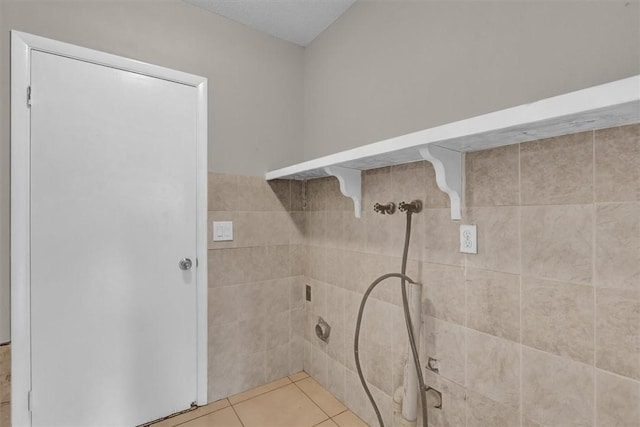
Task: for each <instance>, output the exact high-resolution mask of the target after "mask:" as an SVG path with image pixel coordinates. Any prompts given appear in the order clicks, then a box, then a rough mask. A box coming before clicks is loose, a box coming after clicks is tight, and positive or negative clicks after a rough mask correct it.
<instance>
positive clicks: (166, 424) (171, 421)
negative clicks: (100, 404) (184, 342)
mask: <svg viewBox="0 0 640 427" xmlns="http://www.w3.org/2000/svg"><path fill="white" fill-rule="evenodd" d="M230 405H231V404H230V403H229V401H228V400H227V399H220V400H218V401H215V402H213V403H209V404H208V405H204V406H200V407H198V408H196V409H194V410H193V411H189V412H185V413H184V414H180V415H176V416H175V417H171V418H168V419H166V420H164V421H160V422H158V423H155V424H151V426H150V427H173V426H177V425H178V424H183V423H186V422H187V421H190V420H193V419H196V418H199V417H202V416H205V415H207V414H210V413H212V412H215V411H219V410H220V409H224V408H226V407H228V406H230ZM1 425H2V424H0V426H1Z"/></svg>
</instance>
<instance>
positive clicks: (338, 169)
mask: <svg viewBox="0 0 640 427" xmlns="http://www.w3.org/2000/svg"><path fill="white" fill-rule="evenodd" d="M324 170H325V172H326V173H328V174H329V175H332V176H335V177H336V178H338V182H339V183H340V191H341V192H342V194H344V195H345V196H347V197H350V198H351V200H353V209H354V211H355V214H356V218H360V217H361V216H362V172H361V171H359V170H357V169H349V168H345V167H342V166H327V167H325V168H324Z"/></svg>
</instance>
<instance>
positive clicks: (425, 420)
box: [380, 210, 429, 427]
mask: <svg viewBox="0 0 640 427" xmlns="http://www.w3.org/2000/svg"><path fill="white" fill-rule="evenodd" d="M411 214H412V212H411V211H410V210H409V211H407V227H406V230H405V234H404V250H403V252H402V274H403V275H406V274H407V257H408V254H409V241H410V239H411ZM400 280H401V282H400V283H401V288H402V308H403V309H404V320H405V323H406V325H407V333H408V335H409V344H410V345H411V353H413V361H414V363H415V365H416V375H417V376H418V385H419V387H420V403H421V406H422V426H423V427H428V425H429V413H428V409H427V387H426V386H425V384H424V377H423V376H422V369H421V365H420V356H419V355H418V348H417V346H416V339H415V333H414V332H413V323H412V322H411V313H410V311H409V298H408V296H407V284H406V281H405V279H404V278H401V279H400ZM380 427H384V426H382V425H381V426H380Z"/></svg>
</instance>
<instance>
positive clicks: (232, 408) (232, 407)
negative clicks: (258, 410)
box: [231, 405, 244, 427]
mask: <svg viewBox="0 0 640 427" xmlns="http://www.w3.org/2000/svg"><path fill="white" fill-rule="evenodd" d="M231 410H232V411H233V413H234V414H236V418H238V421H240V424H241V425H242V427H244V423H243V422H242V418H240V414H238V411H236V408H235V407H234V405H231Z"/></svg>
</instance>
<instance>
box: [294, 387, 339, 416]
mask: <svg viewBox="0 0 640 427" xmlns="http://www.w3.org/2000/svg"><path fill="white" fill-rule="evenodd" d="M307 378H311V379H313V377H311V376H309V377H307ZM303 379H306V378H303ZM313 380H314V381H315V379H313ZM316 382H317V381H316ZM293 384H295V386H296V387H298V390H300V391H301V392H302V394H304V395H305V396H306V397H307V398H308V399H309V400H310V401H311V402H313V404H314V405H316V406H317V407H318V409H320V410H321V411H322V413H323V414H325V415H326V416H327V419H331V416H330V415H329V414H327V412H326V411H325V410H324V409H322V408H321V407H320V405H318V404H317V403H316V401H315V400H313V399H312V398H311V396H309V395H308V394H307V393H305V391H304V390H303V389H302V388H301V387H300V386H299V385H298V384H297V382H294V383H293ZM343 412H344V411H343ZM325 421H327V420H322V421H321V422H320V423H318V424H321V423H323V422H325Z"/></svg>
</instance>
